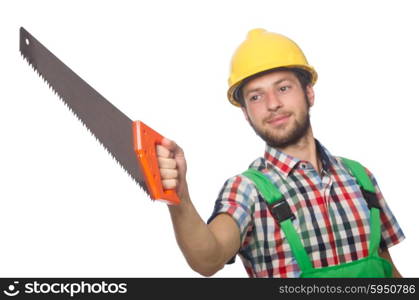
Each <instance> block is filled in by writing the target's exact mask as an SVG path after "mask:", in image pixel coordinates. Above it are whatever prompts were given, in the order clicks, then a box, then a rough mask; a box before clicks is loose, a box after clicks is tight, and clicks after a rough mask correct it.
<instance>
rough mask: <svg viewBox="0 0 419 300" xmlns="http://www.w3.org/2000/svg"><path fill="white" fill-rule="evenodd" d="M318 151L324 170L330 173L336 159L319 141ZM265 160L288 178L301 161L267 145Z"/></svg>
mask: <svg viewBox="0 0 419 300" xmlns="http://www.w3.org/2000/svg"><path fill="white" fill-rule="evenodd" d="M315 143H316V150H317V152H318V154H319V155H320V159H321V161H322V165H323V170H324V171H325V172H328V171H329V169H330V166H331V164H332V163H333V162H335V163H336V159H335V158H334V157H333V156H332V155H331V154H330V152H329V151H328V150H327V149H326V148H325V147H324V146H323V145H322V144H321V143H320V142H319V141H318V140H317V139H315ZM264 157H265V159H266V160H267V161H268V162H269V163H271V164H272V165H273V166H275V167H276V168H278V169H279V171H280V172H281V173H283V174H284V175H285V176H288V175H289V174H290V173H291V171H292V170H293V169H294V168H295V167H296V166H297V165H298V163H299V162H300V161H301V160H300V159H298V158H296V157H293V156H291V155H288V154H286V153H284V152H282V151H280V150H278V149H276V148H273V147H271V146H269V145H266V148H265V155H264Z"/></svg>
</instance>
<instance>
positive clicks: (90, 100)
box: [19, 27, 180, 205]
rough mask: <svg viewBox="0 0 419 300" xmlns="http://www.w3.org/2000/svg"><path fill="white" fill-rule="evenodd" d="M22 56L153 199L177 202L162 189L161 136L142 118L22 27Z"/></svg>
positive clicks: (172, 192)
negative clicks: (107, 95)
mask: <svg viewBox="0 0 419 300" xmlns="http://www.w3.org/2000/svg"><path fill="white" fill-rule="evenodd" d="M19 41H20V43H19V49H20V53H21V54H22V56H23V57H24V58H25V59H26V60H27V62H28V63H29V64H30V65H31V66H32V67H33V68H34V70H35V71H36V72H37V73H38V74H39V76H40V77H42V78H43V79H44V80H45V81H46V83H47V84H48V85H49V86H50V87H51V88H52V89H53V90H54V91H55V92H56V93H57V95H58V96H59V97H60V98H61V100H62V101H63V102H64V103H65V104H66V105H67V106H68V107H69V109H70V110H71V111H72V112H73V113H74V114H75V115H76V116H77V118H78V119H79V120H80V121H81V122H82V123H83V124H84V125H85V126H86V128H87V129H88V130H90V132H91V133H92V134H93V135H94V136H95V137H96V138H97V139H98V140H99V142H100V143H101V144H102V145H103V146H104V147H105V149H106V150H108V152H109V153H110V154H111V155H112V156H113V157H114V158H115V159H116V161H117V162H118V163H119V164H120V165H121V166H122V167H123V169H125V171H126V172H127V173H128V174H129V175H130V176H131V177H132V178H133V179H134V181H135V182H136V183H138V184H139V185H140V187H141V188H143V189H144V191H145V192H146V193H147V194H148V195H149V196H150V198H151V199H153V200H161V201H164V202H166V203H168V204H175V205H176V204H179V203H180V199H179V197H178V196H177V194H176V191H175V190H164V189H163V186H162V183H161V177H160V172H159V166H158V161H157V154H156V145H157V144H160V143H161V140H162V138H163V137H162V136H161V135H160V134H159V133H158V132H156V131H154V130H153V129H152V128H150V127H149V126H147V125H146V124H144V123H143V122H141V121H132V120H131V119H130V118H128V117H127V116H126V115H125V114H124V113H122V112H121V111H120V110H119V109H118V108H116V107H115V106H114V105H113V104H112V103H111V102H109V101H108V100H106V99H105V98H104V97H103V96H102V95H100V94H99V93H98V92H97V91H96V90H95V89H93V88H92V87H91V86H90V85H89V84H88V83H87V82H85V81H84V80H83V79H82V78H80V77H79V76H78V75H77V74H76V73H75V72H73V71H72V70H71V69H70V68H69V67H67V66H66V65H65V64H64V63H63V62H61V61H60V60H59V59H58V58H57V57H56V56H55V55H54V54H53V53H51V52H50V51H49V50H48V49H47V48H46V47H45V46H44V45H42V44H41V43H40V42H39V41H38V40H37V39H36V38H34V37H33V36H32V35H31V34H30V33H29V32H28V31H26V30H25V29H24V28H23V27H21V28H20V39H19Z"/></svg>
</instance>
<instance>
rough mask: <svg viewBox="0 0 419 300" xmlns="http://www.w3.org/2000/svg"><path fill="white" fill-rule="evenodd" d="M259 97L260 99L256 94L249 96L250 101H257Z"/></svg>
mask: <svg viewBox="0 0 419 300" xmlns="http://www.w3.org/2000/svg"><path fill="white" fill-rule="evenodd" d="M258 99H259V95H254V96H252V97H250V98H249V101H256V100H258Z"/></svg>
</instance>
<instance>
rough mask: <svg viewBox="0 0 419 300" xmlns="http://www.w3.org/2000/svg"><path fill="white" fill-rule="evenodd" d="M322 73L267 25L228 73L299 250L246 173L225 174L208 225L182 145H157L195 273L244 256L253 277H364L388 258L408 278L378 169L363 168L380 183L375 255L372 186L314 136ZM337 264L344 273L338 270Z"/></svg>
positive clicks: (257, 164) (179, 234) (253, 34)
mask: <svg viewBox="0 0 419 300" xmlns="http://www.w3.org/2000/svg"><path fill="white" fill-rule="evenodd" d="M316 79H317V73H316V71H315V70H314V68H312V67H311V66H310V65H308V63H307V61H306V58H305V56H304V54H303V53H302V51H301V49H300V48H299V47H298V46H297V45H296V44H295V43H294V42H293V41H291V40H290V39H288V38H286V37H284V36H282V35H279V34H275V33H270V32H267V31H265V30H263V29H254V30H251V31H250V32H249V34H248V36H247V39H246V40H245V41H244V42H243V43H242V44H241V45H240V47H239V48H238V49H237V51H236V53H235V55H234V56H233V59H232V65H231V75H230V78H229V85H230V88H229V90H228V98H229V100H230V102H231V103H232V104H234V105H236V106H240V107H241V109H242V111H243V114H244V116H245V118H246V120H247V121H248V122H249V124H250V125H251V126H252V128H253V129H254V131H255V132H256V133H257V134H258V135H259V136H260V137H261V138H262V139H263V140H264V141H265V142H266V150H265V154H264V156H263V157H260V158H258V159H257V160H255V161H254V162H253V163H252V164H251V165H250V168H251V169H254V170H258V171H260V172H261V174H263V176H265V177H264V178H268V179H269V181H270V182H272V183H273V184H274V187H275V188H276V189H277V190H278V191H279V192H280V193H281V194H282V195H283V196H284V198H285V204H286V205H287V207H289V211H290V214H292V216H293V218H292V219H291V220H292V225H291V226H292V228H293V230H294V229H295V232H297V234H296V239H297V240H298V241H297V244H299V245H302V246H301V247H300V249H299V250H298V249H297V250H295V248H296V247H295V246H293V245H294V244H292V243H291V238H290V237H289V236H288V235H287V234H285V228H282V226H281V225H282V224H283V223H280V222H279V221H278V220H277V218H276V215H275V214H274V213H273V211H272V210H271V207H270V206H269V205H268V204H267V202H266V200H267V199H264V198H265V197H264V194H263V193H261V189H260V186H258V185H257V184H255V182H254V181H253V180H252V179H251V178H249V177H247V176H245V175H244V174H239V175H236V176H234V177H232V178H230V179H228V180H227V181H226V183H225V184H224V186H223V188H222V190H221V192H220V194H219V197H218V199H217V201H216V204H215V208H214V212H213V215H212V216H211V218H210V220H209V221H208V224H207V223H205V222H204V221H203V220H202V219H201V217H200V216H199V214H198V213H197V211H196V210H195V208H194V206H193V204H192V202H191V199H190V197H189V193H188V187H187V183H186V176H185V175H186V161H185V157H184V154H183V151H182V149H181V148H180V147H179V146H177V145H176V143H174V142H173V141H170V140H168V139H164V140H163V141H162V144H161V146H158V147H157V152H158V156H159V165H160V172H161V175H162V183H163V186H164V188H166V189H173V188H175V189H176V190H177V193H178V195H179V197H180V199H181V204H180V205H177V206H169V211H170V214H171V218H172V222H173V226H174V230H175V234H176V238H177V241H178V244H179V246H180V248H181V250H182V252H183V254H184V256H185V258H186V260H187V262H188V263H189V265H190V266H191V267H192V269H193V270H195V271H196V272H199V273H200V274H202V275H204V276H211V275H213V274H214V273H216V272H217V271H218V270H220V269H221V268H223V266H224V265H225V264H226V263H228V262H231V261H232V259H234V257H235V255H236V254H239V256H240V257H241V259H242V261H243V264H244V266H245V268H246V271H247V273H248V275H249V276H250V277H300V276H303V275H307V276H310V274H311V276H312V277H317V276H326V277H327V276H329V275H330V274H331V273H324V272H323V271H324V270H325V271H327V272H329V271H332V272H333V275H332V276H333V277H334V276H337V277H340V276H344V277H347V276H350V277H352V275H353V274H355V273H354V272H353V270H352V268H353V267H354V266H355V267H356V269H357V273H356V274H357V275H353V276H360V277H365V276H372V277H375V276H376V274H377V276H378V277H381V273H382V272H381V271H379V272H378V273H368V272H366V270H368V269H371V263H372V264H373V265H374V267H373V268H375V267H378V269H383V270H384V269H386V266H387V265H388V266H389V268H387V269H388V270H390V271H388V272H387V275H385V276H397V277H400V274H399V272H398V271H397V269H396V268H395V266H394V264H393V262H392V259H391V257H390V254H389V252H388V248H389V247H391V246H393V245H395V244H397V243H399V242H400V241H401V240H403V238H404V235H403V232H402V231H401V229H400V227H399V225H398V223H397V221H396V219H395V218H394V216H393V214H392V213H391V211H390V209H389V207H388V205H387V204H386V202H385V200H384V198H383V196H382V194H381V192H380V190H379V188H378V185H377V182H376V180H375V178H374V176H373V175H372V174H371V173H370V172H369V171H368V170H366V169H365V172H367V173H366V174H367V177H369V179H368V180H369V182H371V183H372V184H373V191H375V194H374V193H373V198H374V199H376V200H378V206H377V208H379V214H378V215H377V218H378V225H377V224H376V225H374V226H375V227H376V228H378V230H379V231H378V232H379V234H378V235H379V236H378V239H377V241H378V242H379V241H381V242H380V247H379V248H380V249H379V250H377V251H376V253H377V255H375V254H374V251H373V250H371V249H369V246H370V245H369V244H371V240H372V236H373V235H372V234H371V235H370V232H372V223H373V222H370V215H371V218H372V213H370V210H369V204H367V202H366V199H364V198H365V197H364V196H363V195H364V194H363V192H364V190H362V193H361V188H360V186H359V185H358V184H357V181H356V180H355V178H354V176H353V175H354V174H352V173H351V172H350V171H349V170H348V168H347V167H346V166H345V165H344V163H343V161H342V159H341V158H339V157H335V156H332V155H331V154H330V153H329V151H328V150H327V149H326V148H325V147H324V146H323V145H322V144H321V143H320V142H319V141H317V140H316V139H315V138H314V136H313V131H312V127H311V124H310V117H309V110H310V107H311V106H313V105H314V90H313V85H314V83H315V82H316ZM362 172H364V171H362ZM380 222H381V223H380ZM380 224H381V225H380ZM377 226H378V227H377ZM380 235H381V237H380ZM370 236H371V240H370ZM378 242H377V249H378ZM303 254H304V255H306V258H307V259H306V261H308V262H307V263H306V266H308V267H307V268H309V269H311V271H310V272H311V273H310V272H306V271H305V270H303V269H304V267H303V264H302V263H301V259H298V258H299V257H301V256H302V255H303ZM378 255H379V256H378ZM379 257H381V258H379ZM296 258H297V259H296ZM382 258H384V259H385V260H383V259H382ZM354 262H359V263H354ZM361 262H362V263H361ZM359 265H362V266H363V267H362V268H358V267H359ZM333 266H335V267H333ZM336 266H339V268H340V266H342V268H341V269H343V270H344V271H345V272H344V273H334V272H335V269H336ZM348 269H350V271H349V272H346V270H348ZM319 270H320V272H321V273H316V272H317V271H319ZM359 270H360V271H359ZM303 271H304V272H303ZM312 271H314V273H313V272H312ZM358 271H359V272H358ZM383 272H384V271H383ZM308 273H310V274H308ZM325 274H326V275H325ZM368 274H369V275H368ZM371 274H372V275H371ZM378 274H380V275H378ZM383 274H385V272H384V273H383ZM383 276H384V275H383Z"/></svg>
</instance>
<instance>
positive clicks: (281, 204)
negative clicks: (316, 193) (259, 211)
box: [269, 200, 295, 223]
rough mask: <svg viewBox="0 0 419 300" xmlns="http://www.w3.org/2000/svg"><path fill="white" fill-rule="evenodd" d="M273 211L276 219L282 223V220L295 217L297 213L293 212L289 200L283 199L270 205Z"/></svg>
mask: <svg viewBox="0 0 419 300" xmlns="http://www.w3.org/2000/svg"><path fill="white" fill-rule="evenodd" d="M269 208H270V210H271V213H272V214H273V215H274V217H276V219H277V220H278V221H279V223H281V222H282V221H285V220H288V219H291V220H294V219H295V215H294V214H293V213H292V211H291V208H290V206H289V205H288V203H287V201H285V200H282V201H278V202H276V203H274V204H272V205H270V206H269Z"/></svg>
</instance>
